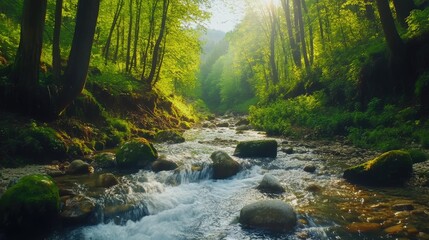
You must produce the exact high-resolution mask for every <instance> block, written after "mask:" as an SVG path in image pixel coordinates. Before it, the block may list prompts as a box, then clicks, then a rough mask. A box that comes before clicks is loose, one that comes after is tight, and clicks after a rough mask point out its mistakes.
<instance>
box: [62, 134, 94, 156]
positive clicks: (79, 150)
mask: <svg viewBox="0 0 429 240" xmlns="http://www.w3.org/2000/svg"><path fill="white" fill-rule="evenodd" d="M93 152H94V151H93V150H92V149H90V148H89V147H88V146H87V145H86V142H85V141H84V140H81V139H79V138H72V139H71V144H70V145H69V148H68V151H67V153H68V154H69V155H70V156H73V157H80V156H85V155H88V154H91V153H93Z"/></svg>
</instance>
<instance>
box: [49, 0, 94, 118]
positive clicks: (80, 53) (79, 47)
mask: <svg viewBox="0 0 429 240" xmlns="http://www.w3.org/2000/svg"><path fill="white" fill-rule="evenodd" d="M99 7H100V0H79V2H78V7H77V13H76V26H75V31H74V36H73V42H72V46H71V50H70V56H69V60H68V63H67V68H66V70H65V73H64V85H63V89H62V91H61V93H60V95H59V98H58V101H57V103H58V105H57V109H56V110H57V113H61V112H62V111H63V110H64V109H65V108H66V107H67V106H68V105H69V104H70V103H71V102H72V101H73V100H74V99H75V98H76V97H77V96H78V95H79V94H80V93H81V92H82V90H83V88H84V86H85V82H86V75H87V73H88V67H89V60H90V56H91V48H92V43H93V40H94V33H95V26H96V24H97V16H98V10H99Z"/></svg>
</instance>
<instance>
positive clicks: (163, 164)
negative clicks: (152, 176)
mask: <svg viewBox="0 0 429 240" xmlns="http://www.w3.org/2000/svg"><path fill="white" fill-rule="evenodd" d="M178 167H179V165H177V163H175V162H173V161H169V160H166V159H158V160H156V161H155V162H153V163H152V171H154V172H161V171H170V170H174V169H176V168H178Z"/></svg>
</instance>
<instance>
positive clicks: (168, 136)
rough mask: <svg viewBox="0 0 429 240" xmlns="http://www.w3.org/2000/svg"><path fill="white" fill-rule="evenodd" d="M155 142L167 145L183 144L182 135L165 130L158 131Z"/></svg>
mask: <svg viewBox="0 0 429 240" xmlns="http://www.w3.org/2000/svg"><path fill="white" fill-rule="evenodd" d="M155 141H156V142H167V143H182V142H185V138H184V137H183V136H182V134H180V133H178V132H175V131H170V130H165V131H159V132H158V133H156V134H155Z"/></svg>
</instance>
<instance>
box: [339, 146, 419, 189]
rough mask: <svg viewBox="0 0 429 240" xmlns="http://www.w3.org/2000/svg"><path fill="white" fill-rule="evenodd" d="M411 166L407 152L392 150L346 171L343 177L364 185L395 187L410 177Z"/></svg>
mask: <svg viewBox="0 0 429 240" xmlns="http://www.w3.org/2000/svg"><path fill="white" fill-rule="evenodd" d="M412 165H413V162H412V159H411V157H410V154H409V153H408V152H405V151H400V150H394V151H389V152H386V153H383V154H382V155H380V156H378V157H376V158H374V159H372V160H370V161H368V162H365V163H363V164H360V165H357V166H354V167H351V168H349V169H347V170H346V171H345V172H344V175H343V177H344V178H345V179H347V180H349V181H350V182H355V183H360V184H365V185H396V184H401V183H403V182H404V181H405V180H407V179H408V178H410V177H411V174H412V171H413V166H412Z"/></svg>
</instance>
